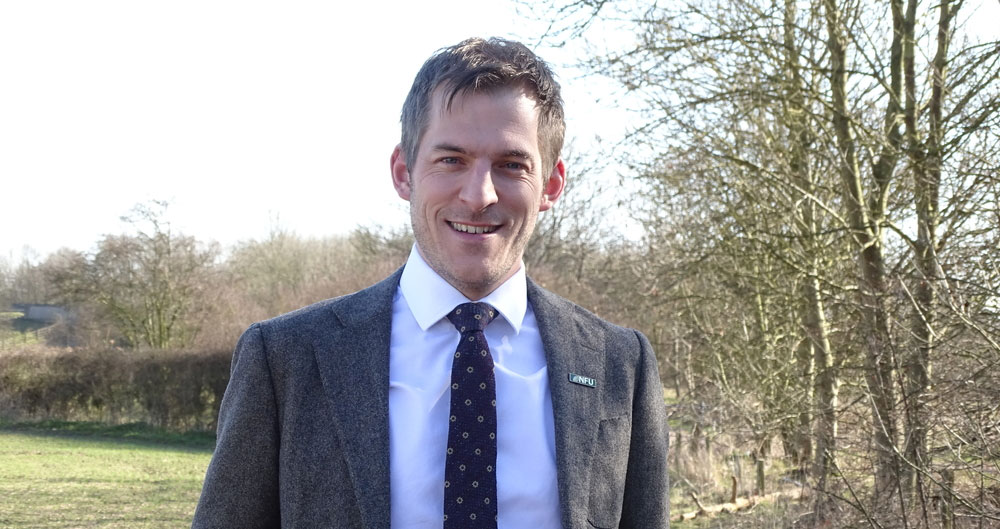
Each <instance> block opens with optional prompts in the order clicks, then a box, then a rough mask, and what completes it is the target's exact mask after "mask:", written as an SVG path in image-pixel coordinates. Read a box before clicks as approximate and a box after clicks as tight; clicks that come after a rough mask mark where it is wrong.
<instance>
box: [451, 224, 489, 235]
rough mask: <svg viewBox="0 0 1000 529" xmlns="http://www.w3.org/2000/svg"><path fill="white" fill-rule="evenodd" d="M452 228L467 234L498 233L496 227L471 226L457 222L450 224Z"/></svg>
mask: <svg viewBox="0 0 1000 529" xmlns="http://www.w3.org/2000/svg"><path fill="white" fill-rule="evenodd" d="M449 224H451V227H452V228H455V230H457V231H461V232H465V233H493V232H495V231H497V227H496V226H470V225H468V224H459V223H457V222H450V223H449Z"/></svg>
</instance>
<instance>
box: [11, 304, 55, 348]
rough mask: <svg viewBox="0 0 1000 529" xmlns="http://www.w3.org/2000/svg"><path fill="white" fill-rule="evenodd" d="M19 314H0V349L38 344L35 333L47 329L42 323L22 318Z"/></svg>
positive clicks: (37, 337)
mask: <svg viewBox="0 0 1000 529" xmlns="http://www.w3.org/2000/svg"><path fill="white" fill-rule="evenodd" d="M21 316H23V314H22V313H20V312H0V349H3V348H5V347H16V346H19V345H31V344H35V343H39V342H40V341H41V340H39V336H38V334H37V333H36V332H35V331H38V330H39V329H42V328H44V327H47V326H48V324H46V323H44V322H38V321H31V320H26V319H24V318H22V317H21Z"/></svg>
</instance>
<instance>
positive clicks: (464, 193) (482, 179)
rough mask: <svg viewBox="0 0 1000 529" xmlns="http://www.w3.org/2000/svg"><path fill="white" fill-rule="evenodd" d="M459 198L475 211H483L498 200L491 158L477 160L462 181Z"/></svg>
mask: <svg viewBox="0 0 1000 529" xmlns="http://www.w3.org/2000/svg"><path fill="white" fill-rule="evenodd" d="M458 198H459V199H460V200H461V201H462V202H463V203H465V204H467V205H468V206H469V208H470V209H472V210H473V211H482V210H484V209H486V208H487V207H488V206H490V205H492V204H495V203H496V202H497V190H496V187H494V185H493V167H492V163H491V162H490V161H489V160H476V162H475V163H473V164H472V166H471V170H470V171H469V173H468V174H466V175H465V178H464V179H463V181H462V189H461V191H460V192H459V195H458Z"/></svg>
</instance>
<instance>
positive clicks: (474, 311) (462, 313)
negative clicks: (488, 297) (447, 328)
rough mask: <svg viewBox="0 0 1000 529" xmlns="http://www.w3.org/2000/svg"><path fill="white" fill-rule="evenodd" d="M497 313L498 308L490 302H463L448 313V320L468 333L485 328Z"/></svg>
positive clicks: (460, 330)
mask: <svg viewBox="0 0 1000 529" xmlns="http://www.w3.org/2000/svg"><path fill="white" fill-rule="evenodd" d="M496 315H497V310H496V309H494V308H493V307H492V306H490V305H489V304H488V303H462V304H461V305H459V306H457V307H455V310H453V311H451V313H449V314H448V321H450V322H451V324H452V325H454V326H455V328H456V329H458V331H459V332H462V333H466V332H472V331H481V330H483V329H485V328H486V326H487V325H489V323H490V322H491V321H493V318H495V317H496Z"/></svg>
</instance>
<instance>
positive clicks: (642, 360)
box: [619, 332, 670, 529]
mask: <svg viewBox="0 0 1000 529" xmlns="http://www.w3.org/2000/svg"><path fill="white" fill-rule="evenodd" d="M636 336H637V337H638V339H639V347H640V356H639V361H638V365H637V366H636V374H635V377H636V379H635V395H634V397H633V401H632V435H631V441H630V445H629V457H628V469H627V471H626V476H625V495H624V498H623V502H624V504H623V509H622V520H621V524H620V526H619V527H621V528H627V529H640V528H641V529H659V528H668V527H669V526H670V494H669V477H668V473H667V450H668V444H669V436H668V427H667V413H666V405H665V403H664V400H663V385H662V384H661V383H660V375H659V370H658V369H657V362H656V355H655V354H654V353H653V348H652V346H651V345H650V344H649V340H647V339H646V337H645V336H644V335H643V334H642V333H640V332H636Z"/></svg>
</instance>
